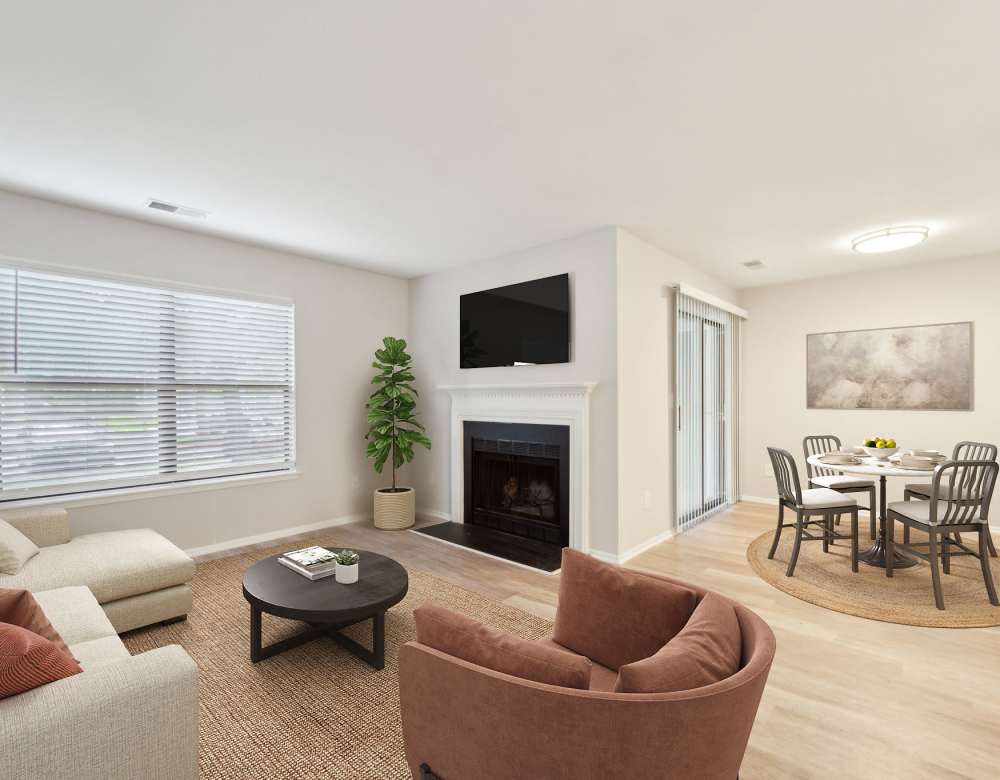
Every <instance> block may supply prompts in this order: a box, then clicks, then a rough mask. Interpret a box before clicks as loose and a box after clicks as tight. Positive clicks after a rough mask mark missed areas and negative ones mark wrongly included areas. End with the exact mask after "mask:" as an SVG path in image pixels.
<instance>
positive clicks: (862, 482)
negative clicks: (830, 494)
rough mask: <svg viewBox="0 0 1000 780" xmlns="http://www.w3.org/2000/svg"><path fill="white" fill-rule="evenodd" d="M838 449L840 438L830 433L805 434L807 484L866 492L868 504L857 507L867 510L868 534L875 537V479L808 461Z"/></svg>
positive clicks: (804, 452) (803, 445)
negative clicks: (852, 474) (848, 473)
mask: <svg viewBox="0 0 1000 780" xmlns="http://www.w3.org/2000/svg"><path fill="white" fill-rule="evenodd" d="M839 449H840V438H839V437H838V436H834V435H833V434H831V433H826V434H820V435H815V436H806V437H805V438H804V439H803V440H802V452H803V454H804V455H805V456H806V476H807V477H808V478H809V484H810V485H814V486H815V487H822V488H829V489H830V490H836V491H837V492H838V493H867V494H868V506H860V507H859V509H867V510H868V535H869V536H870V537H871V538H872V539H874V538H875V523H876V520H875V503H876V498H875V480H873V479H865V478H864V477H857V476H850V475H847V474H838V473H837V471H836V469H833V468H829V469H827V468H822V467H820V466H814V465H813V464H811V463H810V462H809V458H810V457H812V456H813V455H825V454H826V453H828V452H837V451H838V450H839Z"/></svg>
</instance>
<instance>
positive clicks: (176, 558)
mask: <svg viewBox="0 0 1000 780" xmlns="http://www.w3.org/2000/svg"><path fill="white" fill-rule="evenodd" d="M192 577H194V561H192V560H191V558H190V557H189V556H188V555H187V554H186V553H185V552H184V551H183V550H181V549H180V548H179V547H177V546H176V545H174V544H173V543H172V542H170V541H168V540H167V539H165V538H163V537H162V536H160V534H158V533H156V531H152V530H150V529H148V528H137V529H132V530H128V531H108V532H105V533H96V534H87V535H85V536H77V537H76V538H74V539H72V540H71V541H69V542H67V543H66V544H59V545H55V546H53V547H43V548H42V549H41V551H40V552H39V554H38V555H36V556H35V557H34V558H32V559H31V560H30V561H28V563H27V564H25V566H24V568H22V569H21V571H19V572H18V573H17V574H16V575H13V576H10V575H0V586H7V587H22V588H27V589H28V590H30V591H34V592H38V591H42V590H51V589H52V588H62V587H65V586H67V585H86V586H87V587H88V588H90V590H91V591H92V592H93V594H94V596H95V597H96V598H97V600H98V602H100V603H101V604H104V603H105V602H108V601H115V600H116V599H121V598H125V597H127V596H135V595H137V594H139V593H149V592H150V591H154V590H160V589H161V588H169V587H171V586H173V585H182V584H184V583H185V582H189V581H190V580H191V578H192Z"/></svg>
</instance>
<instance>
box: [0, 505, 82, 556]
mask: <svg viewBox="0 0 1000 780" xmlns="http://www.w3.org/2000/svg"><path fill="white" fill-rule="evenodd" d="M0 520H5V521H7V522H8V523H10V524H11V525H12V526H14V527H15V528H16V529H17V530H18V531H20V532H21V533H22V534H24V535H25V536H27V537H28V538H29V539H31V541H33V542H34V543H35V544H37V545H38V546H39V547H48V546H49V545H50V544H66V542H68V541H69V540H70V535H69V514H68V513H67V512H66V510H65V509H62V508H61V507H56V506H33V507H30V508H25V509H7V508H6V507H4V508H3V509H2V510H0Z"/></svg>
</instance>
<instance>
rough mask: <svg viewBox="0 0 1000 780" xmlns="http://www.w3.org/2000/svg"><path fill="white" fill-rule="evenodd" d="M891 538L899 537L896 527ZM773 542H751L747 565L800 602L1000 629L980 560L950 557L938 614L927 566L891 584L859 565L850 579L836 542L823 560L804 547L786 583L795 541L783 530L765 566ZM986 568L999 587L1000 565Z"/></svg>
mask: <svg viewBox="0 0 1000 780" xmlns="http://www.w3.org/2000/svg"><path fill="white" fill-rule="evenodd" d="M860 525H861V526H862V528H861V537H860V538H859V540H858V541H859V549H860V551H862V552H863V551H864V550H865V549H867V548H868V546H869V545H870V544H871V542H870V540H869V539H868V533H867V522H865V523H861V524H860ZM841 528H843V526H841ZM896 533H897V534H900V533H901V531H900V529H899V527H898V526H897V530H896ZM966 536H968V535H966ZM773 538H774V536H773V533H772V532H768V533H765V534H761V535H760V536H758V537H757V538H756V539H754V540H753V541H752V542H751V543H750V547H749V548H748V549H747V559H748V560H749V561H750V565H751V566H752V567H753V570H754V571H755V572H756V573H757V575H758V576H759V577H761V579H763V580H764V581H765V582H767V583H768V584H770V585H773V586H774V587H775V588H777V589H778V590H781V591H784V592H785V593H787V594H789V595H791V596H795V597H796V598H799V599H802V600H803V601H808V602H809V603H811V604H816V605H818V606H821V607H826V608H827V609H832V610H834V611H836V612H844V613H846V614H848V615H857V616H858V617H863V618H870V619H871V620H882V621H885V622H887V623H903V624H906V625H910V626H930V627H935V628H981V627H985V626H1000V607H994V606H992V605H991V604H990V602H989V599H988V598H987V596H986V586H985V585H984V584H983V575H982V571H981V570H980V568H979V560H978V559H976V558H973V557H971V556H961V557H952V563H951V574H944V573H943V571H942V574H941V586H942V591H943V593H944V605H945V609H944V610H939V609H938V608H937V607H935V606H934V591H933V590H932V589H931V570H930V565H929V564H927V563H926V562H924V561H918V562H917V565H916V566H911V567H910V568H908V569H896V570H895V571H894V573H893V578H892V579H888V578H887V577H886V576H885V570H884V569H879V568H875V567H874V566H868V565H866V564H864V563H859V564H858V573H857V574H854V573H853V572H851V549H850V546H849V545H850V542H848V541H838V542H837V544H836V546H834V547H831V548H830V552H829V553H828V554H824V552H823V547H822V543H820V542H803V543H802V547H801V549H800V551H799V560H798V563H797V564H796V566H795V575H794V576H792V577H786V576H785V569H786V567H787V566H788V559H789V556H790V555H791V551H792V540H793V538H794V535H793V534H792V533H791V530H790V529H787V528H786V529H785V530H784V531H783V532H782V535H781V542H780V544H779V545H778V549H777V551H776V552H775V554H774V558H773V559H771V560H768V558H767V553H768V550H770V548H771V540H772V539H773ZM926 540H927V537H926V535H924V534H921V533H919V532H916V531H914V532H913V539H912V541H914V542H916V541H921V542H922V541H926ZM963 540H964V541H965V543H966V545H967V546H970V547H971V546H972V544H971V542H972V537H971V536H968V538H965V537H963ZM990 563H991V565H992V571H993V580H994V582H995V583H997V585H998V587H1000V562H998V560H997V559H996V558H990Z"/></svg>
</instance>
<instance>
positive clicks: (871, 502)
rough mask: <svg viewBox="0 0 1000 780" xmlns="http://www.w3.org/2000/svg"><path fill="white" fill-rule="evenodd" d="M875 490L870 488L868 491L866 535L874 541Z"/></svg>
mask: <svg viewBox="0 0 1000 780" xmlns="http://www.w3.org/2000/svg"><path fill="white" fill-rule="evenodd" d="M875 522H876V521H875V488H874V487H873V488H871V489H870V490H869V491H868V525H869V528H868V535H869V538H871V539H874V538H875V533H876V528H875Z"/></svg>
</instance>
